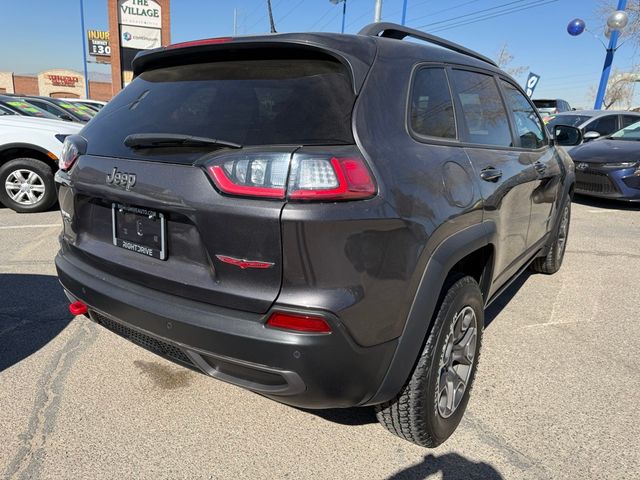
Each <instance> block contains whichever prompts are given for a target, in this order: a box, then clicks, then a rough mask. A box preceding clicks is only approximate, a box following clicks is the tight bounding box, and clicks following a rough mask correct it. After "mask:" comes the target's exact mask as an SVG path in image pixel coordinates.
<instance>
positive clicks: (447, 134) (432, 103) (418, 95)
mask: <svg viewBox="0 0 640 480" xmlns="http://www.w3.org/2000/svg"><path fill="white" fill-rule="evenodd" d="M409 122H410V125H411V130H412V131H413V132H414V133H416V134H418V135H420V136H428V137H441V138H456V122H455V119H454V115H453V100H452V99H451V92H450V91H449V83H448V81H447V75H446V74H445V71H444V69H443V68H422V69H420V70H418V72H416V75H415V79H414V83H413V89H412V91H411V103H410V105H409Z"/></svg>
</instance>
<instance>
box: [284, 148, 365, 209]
mask: <svg viewBox="0 0 640 480" xmlns="http://www.w3.org/2000/svg"><path fill="white" fill-rule="evenodd" d="M375 192H376V187H375V185H374V183H373V179H372V178H371V174H370V173H369V169H368V168H367V167H366V166H365V164H364V161H363V160H362V159H360V158H336V157H328V156H316V155H294V157H293V161H292V164H291V173H290V175H289V183H288V187H287V196H288V197H289V198H290V199H293V200H352V199H357V198H369V197H371V196H372V195H373V194H374V193H375Z"/></svg>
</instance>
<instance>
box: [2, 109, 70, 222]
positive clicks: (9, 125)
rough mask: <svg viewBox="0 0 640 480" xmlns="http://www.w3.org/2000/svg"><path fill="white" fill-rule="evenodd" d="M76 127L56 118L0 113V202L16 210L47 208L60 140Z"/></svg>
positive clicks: (53, 194) (51, 201) (51, 200)
mask: <svg viewBox="0 0 640 480" xmlns="http://www.w3.org/2000/svg"><path fill="white" fill-rule="evenodd" d="M80 129H81V126H80V125H79V124H74V123H71V122H62V121H60V120H50V119H47V118H32V117H24V116H20V115H11V114H9V115H0V203H2V204H3V205H4V206H5V207H8V208H11V209H12V210H15V211H16V212H41V211H44V210H47V209H49V208H51V206H52V205H53V204H54V203H55V202H56V191H55V182H54V180H53V177H54V173H55V171H56V170H57V169H58V159H59V158H60V156H61V154H62V142H63V141H64V139H65V138H66V137H67V135H70V134H73V133H78V132H79V131H80Z"/></svg>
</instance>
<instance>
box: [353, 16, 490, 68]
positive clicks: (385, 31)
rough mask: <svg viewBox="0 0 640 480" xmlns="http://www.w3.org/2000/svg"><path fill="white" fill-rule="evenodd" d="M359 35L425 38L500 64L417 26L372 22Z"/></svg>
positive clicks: (456, 50) (429, 41)
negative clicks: (416, 27) (418, 28)
mask: <svg viewBox="0 0 640 480" xmlns="http://www.w3.org/2000/svg"><path fill="white" fill-rule="evenodd" d="M358 35H367V36H370V37H384V38H395V39H396V40H402V39H403V38H405V37H412V38H416V39H418V40H423V41H425V42H427V43H432V44H434V45H438V46H439V47H444V48H446V49H448V50H453V51H454V52H458V53H461V54H463V55H468V56H469V57H473V58H476V59H478V60H481V61H483V62H486V63H488V64H490V65H493V66H494V67H497V66H498V65H497V64H496V62H494V61H493V60H491V59H490V58H488V57H485V56H484V55H482V54H480V53H478V52H474V51H473V50H470V49H468V48H465V47H463V46H462V45H458V44H457V43H453V42H450V41H448V40H445V39H444V38H440V37H436V36H435V35H430V34H428V33H425V32H422V31H420V30H416V29H415V28H409V27H405V26H403V25H399V24H397V23H391V22H377V23H370V24H369V25H367V26H365V27H363V28H362V30H360V31H359V32H358Z"/></svg>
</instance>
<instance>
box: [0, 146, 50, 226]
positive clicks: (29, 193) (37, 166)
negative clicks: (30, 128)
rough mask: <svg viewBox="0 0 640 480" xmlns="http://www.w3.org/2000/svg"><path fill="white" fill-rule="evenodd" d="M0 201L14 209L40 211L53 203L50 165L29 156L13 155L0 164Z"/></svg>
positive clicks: (24, 211)
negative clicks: (12, 158) (7, 160)
mask: <svg viewBox="0 0 640 480" xmlns="http://www.w3.org/2000/svg"><path fill="white" fill-rule="evenodd" d="M0 201H1V202H2V203H3V204H4V205H5V206H7V207H9V208H10V209H12V210H15V211H16V212H20V213H28V212H42V211H45V210H47V209H49V208H51V206H52V205H53V204H54V203H55V202H56V186H55V182H54V179H53V172H52V171H51V167H50V166H49V165H47V164H46V163H44V162H42V161H40V160H36V159H33V158H17V159H15V160H11V161H9V162H7V163H5V164H4V165H2V167H0Z"/></svg>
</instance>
